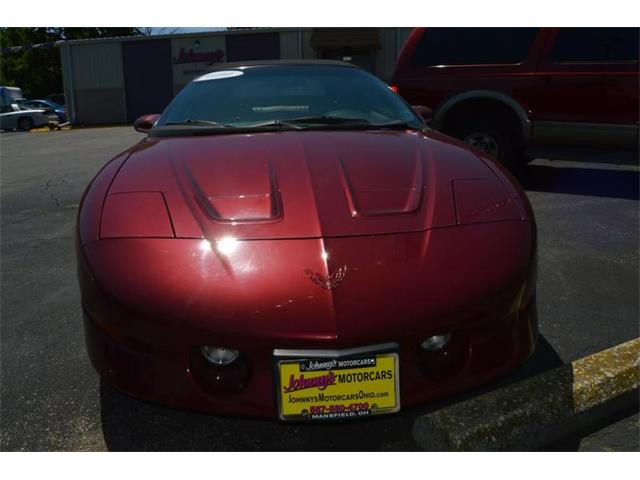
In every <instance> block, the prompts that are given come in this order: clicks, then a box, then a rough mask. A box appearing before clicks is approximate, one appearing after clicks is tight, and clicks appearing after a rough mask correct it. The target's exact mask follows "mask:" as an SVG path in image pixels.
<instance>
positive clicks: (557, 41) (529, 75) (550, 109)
mask: <svg viewBox="0 0 640 480" xmlns="http://www.w3.org/2000/svg"><path fill="white" fill-rule="evenodd" d="M638 32H639V29H637V28H417V29H415V30H414V31H413V32H412V34H411V35H410V37H409V39H408V40H407V42H406V43H405V45H404V48H403V49H402V52H401V54H400V56H399V58H398V61H397V64H396V68H395V73H394V76H393V85H394V87H395V88H396V89H397V91H398V92H399V93H400V94H401V95H402V96H403V97H404V98H405V99H406V100H407V101H409V102H410V103H417V104H422V105H426V106H429V107H431V108H432V109H433V110H434V111H435V113H434V119H433V122H432V125H433V126H434V127H435V128H436V129H439V130H441V131H443V132H444V133H446V134H448V135H451V136H453V137H457V138H458V139H461V140H463V141H465V142H467V143H469V144H470V145H472V146H474V147H476V148H479V149H481V150H483V151H484V152H486V153H488V154H490V155H492V156H493V157H495V158H497V159H498V160H500V161H501V162H502V163H504V164H506V165H508V166H509V167H511V168H513V169H518V168H519V167H520V166H522V165H523V164H524V162H526V161H527V160H526V159H528V158H531V157H546V158H564V159H582V158H586V157H593V155H594V154H598V153H604V152H606V153H607V155H608V156H609V157H612V156H613V157H614V158H616V156H615V155H611V152H613V151H618V152H619V154H620V155H621V156H625V157H626V158H629V157H632V158H635V159H636V161H637V155H638V105H639V104H640V99H639V98H638V92H639V90H640V88H639V85H638V76H639V73H638V49H639V44H640V40H639V38H638ZM523 153H524V154H525V156H523V155H522V154H523Z"/></svg>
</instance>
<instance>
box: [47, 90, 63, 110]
mask: <svg viewBox="0 0 640 480" xmlns="http://www.w3.org/2000/svg"><path fill="white" fill-rule="evenodd" d="M45 100H49V101H51V102H53V103H57V104H58V105H61V106H63V107H66V106H67V101H66V99H65V97H64V93H52V94H51V95H47V96H46V98H45Z"/></svg>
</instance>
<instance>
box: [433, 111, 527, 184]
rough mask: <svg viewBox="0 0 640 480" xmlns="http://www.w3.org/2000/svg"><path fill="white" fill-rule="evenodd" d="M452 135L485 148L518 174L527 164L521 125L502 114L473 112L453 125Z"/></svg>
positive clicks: (481, 148)
mask: <svg viewBox="0 0 640 480" xmlns="http://www.w3.org/2000/svg"><path fill="white" fill-rule="evenodd" d="M445 133H448V134H449V135H451V136H453V137H456V138H458V139H460V140H462V141H463V142H465V143H468V144H469V145H471V146H473V147H475V148H477V149H479V150H482V151H483V152H484V153H486V154H488V155H489V156H491V157H493V158H495V159H496V160H497V161H498V162H500V163H501V164H502V165H504V166H505V167H506V168H507V169H509V170H510V171H511V172H512V173H513V174H515V175H516V176H518V175H519V174H520V173H521V172H522V171H523V170H524V167H525V165H526V162H525V158H524V154H523V149H524V146H523V141H522V133H521V132H520V125H519V124H516V125H514V123H513V121H512V120H511V119H509V118H508V117H505V116H502V115H491V114H485V115H482V114H476V115H473V113H472V114H470V115H469V117H468V118H464V119H460V120H458V121H457V122H455V123H453V125H451V127H450V129H449V131H448V132H445Z"/></svg>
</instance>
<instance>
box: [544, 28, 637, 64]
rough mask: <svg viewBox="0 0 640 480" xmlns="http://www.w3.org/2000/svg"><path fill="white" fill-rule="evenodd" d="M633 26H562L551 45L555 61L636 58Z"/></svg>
mask: <svg viewBox="0 0 640 480" xmlns="http://www.w3.org/2000/svg"><path fill="white" fill-rule="evenodd" d="M639 31H640V30H639V29H637V28H562V29H560V33H559V35H558V37H557V39H556V43H555V45H554V47H553V53H552V59H553V61H555V62H628V61H635V62H637V61H638V52H639V50H640V48H639V44H640V36H639V34H638V32H639Z"/></svg>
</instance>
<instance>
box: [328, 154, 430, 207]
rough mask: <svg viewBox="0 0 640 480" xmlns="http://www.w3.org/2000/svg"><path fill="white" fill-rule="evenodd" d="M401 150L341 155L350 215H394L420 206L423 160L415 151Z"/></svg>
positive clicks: (422, 184)
mask: <svg viewBox="0 0 640 480" xmlns="http://www.w3.org/2000/svg"><path fill="white" fill-rule="evenodd" d="M404 150H406V151H396V152H392V153H391V152H384V151H378V152H376V151H371V150H369V151H368V152H367V155H364V154H362V153H359V152H351V153H350V155H349V156H346V155H341V158H340V166H341V170H342V176H343V187H344V190H345V194H346V197H347V201H348V203H349V209H350V212H351V216H353V217H357V216H365V217H367V216H379V215H397V214H403V213H412V212H415V211H416V210H418V209H419V208H420V205H421V197H422V191H423V190H424V181H425V179H424V175H423V168H422V161H420V158H419V157H418V155H417V153H416V152H415V151H411V150H410V149H408V148H405V149H404ZM394 153H395V154H394Z"/></svg>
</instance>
